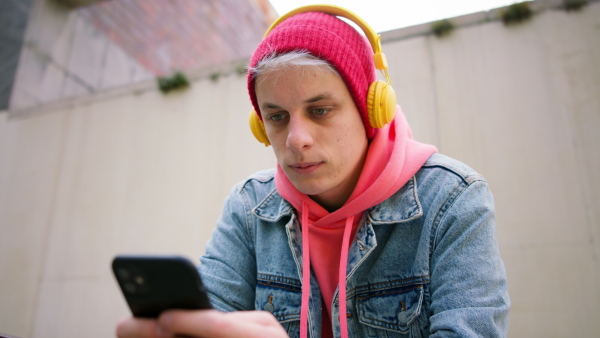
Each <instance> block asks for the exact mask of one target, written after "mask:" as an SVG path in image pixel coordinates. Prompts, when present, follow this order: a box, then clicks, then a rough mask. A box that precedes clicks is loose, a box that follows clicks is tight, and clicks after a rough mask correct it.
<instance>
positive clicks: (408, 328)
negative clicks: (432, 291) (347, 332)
mask: <svg viewBox="0 0 600 338" xmlns="http://www.w3.org/2000/svg"><path fill="white" fill-rule="evenodd" d="M422 305H423V285H412V286H408V287H402V288H394V289H388V290H378V291H376V292H368V293H364V294H362V295H357V310H358V317H359V318H358V319H359V321H360V323H361V324H364V330H365V332H364V334H363V335H364V336H367V337H408V336H410V337H414V336H416V337H419V336H420V333H419V332H420V331H421V328H419V327H418V326H419V322H420V321H419V320H417V319H418V317H419V315H420V314H421V310H422Z"/></svg>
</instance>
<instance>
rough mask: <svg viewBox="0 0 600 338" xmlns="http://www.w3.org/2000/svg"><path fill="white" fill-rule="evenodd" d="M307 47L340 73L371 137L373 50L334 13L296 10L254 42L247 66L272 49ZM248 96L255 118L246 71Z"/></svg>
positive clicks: (253, 97)
mask: <svg viewBox="0 0 600 338" xmlns="http://www.w3.org/2000/svg"><path fill="white" fill-rule="evenodd" d="M291 51H307V52H309V53H310V54H312V55H314V56H316V57H318V58H320V59H323V60H325V61H327V62H329V63H330V64H331V65H332V66H333V67H334V68H335V69H336V70H337V71H338V73H340V75H341V76H342V79H343V80H344V82H345V83H346V86H347V87H348V90H349V91H350V94H351V95H352V97H353V99H354V103H355V104H356V107H357V108H358V111H359V112H360V115H361V118H362V121H363V124H364V126H365V130H366V132H367V137H368V138H369V139H372V138H373V135H374V133H375V131H374V129H373V128H372V127H371V125H370V124H369V116H368V112H367V94H368V91H369V86H370V85H371V83H372V82H373V81H375V80H376V74H375V65H374V63H373V50H372V48H371V45H370V44H369V41H368V40H367V39H366V37H364V36H363V35H361V34H360V33H359V32H358V31H357V30H356V29H354V28H353V27H352V26H350V25H349V24H347V23H346V22H344V21H342V20H340V19H338V18H337V17H335V16H333V15H330V14H326V13H320V12H308V13H300V14H296V15H294V16H292V17H290V18H288V19H286V20H284V21H283V22H281V23H280V24H279V25H277V26H276V27H275V28H274V29H273V30H272V31H270V32H269V34H268V35H267V36H266V37H265V38H264V39H263V41H262V42H261V43H260V44H259V45H258V47H257V48H256V51H255V52H254V55H253V56H252V59H251V60H250V67H255V66H256V65H257V64H258V62H259V61H260V60H262V59H263V58H264V57H265V56H268V55H270V54H271V53H273V52H275V53H276V54H284V53H287V52H291ZM248 92H249V93H250V100H251V101H252V105H253V106H254V110H255V111H256V112H257V114H258V116H259V118H261V116H260V108H259V107H258V102H257V100H256V92H255V90H254V79H253V78H252V74H248Z"/></svg>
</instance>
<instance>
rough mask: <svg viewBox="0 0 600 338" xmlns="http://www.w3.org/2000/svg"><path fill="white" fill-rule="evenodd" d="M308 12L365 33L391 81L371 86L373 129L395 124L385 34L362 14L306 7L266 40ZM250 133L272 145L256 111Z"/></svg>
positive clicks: (331, 7) (369, 108) (375, 59)
mask: <svg viewBox="0 0 600 338" xmlns="http://www.w3.org/2000/svg"><path fill="white" fill-rule="evenodd" d="M305 12H323V13H327V14H333V15H336V16H341V17H344V18H346V19H349V20H351V21H352V22H354V23H355V24H357V25H358V26H359V27H360V28H361V29H362V30H363V32H364V33H365V35H366V36H367V38H368V39H369V42H370V43H371V47H372V48H373V62H374V63H375V68H377V69H379V70H381V73H382V74H383V76H384V77H385V79H386V80H387V82H384V81H378V80H377V81H374V82H373V83H371V85H370V86H369V92H368V94H367V112H368V114H369V124H370V125H371V127H373V128H382V127H383V126H385V125H386V124H388V123H390V122H392V120H393V119H394V114H395V112H396V93H395V92H394V89H393V88H392V84H391V81H390V76H389V74H388V70H387V68H388V65H387V59H386V58H385V54H383V53H382V52H381V35H378V34H377V33H375V31H374V30H373V29H372V28H371V26H369V24H368V23H366V22H365V21H364V20H363V19H361V18H360V17H359V16H358V15H356V14H354V13H353V12H351V11H349V10H347V9H344V8H342V7H339V6H334V5H309V6H303V7H299V8H296V9H294V10H292V11H291V12H289V13H287V14H284V15H282V16H281V17H280V18H279V19H277V20H276V21H275V22H274V23H273V24H272V25H271V27H269V29H268V30H267V32H266V33H265V35H264V37H266V36H267V35H268V34H269V32H270V31H271V30H272V29H273V28H275V26H277V25H278V24H280V23H281V22H282V21H284V20H285V19H287V18H289V17H291V16H293V15H296V14H299V13H305ZM264 37H263V38H264ZM250 130H252V134H253V135H254V137H256V139H257V140H258V141H259V142H261V143H263V144H264V145H265V146H269V145H271V143H270V142H269V138H268V137H267V133H266V131H265V125H264V123H263V121H262V120H261V119H260V118H259V117H258V114H257V113H256V112H255V111H254V109H252V110H251V111H250Z"/></svg>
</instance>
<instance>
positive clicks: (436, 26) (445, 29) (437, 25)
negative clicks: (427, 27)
mask: <svg viewBox="0 0 600 338" xmlns="http://www.w3.org/2000/svg"><path fill="white" fill-rule="evenodd" d="M453 30H454V25H453V24H452V22H451V21H450V20H448V19H444V20H440V21H436V22H434V23H432V24H431V31H432V32H433V34H435V36H437V37H438V38H441V37H443V36H446V35H448V34H450V33H451V32H452V31H453Z"/></svg>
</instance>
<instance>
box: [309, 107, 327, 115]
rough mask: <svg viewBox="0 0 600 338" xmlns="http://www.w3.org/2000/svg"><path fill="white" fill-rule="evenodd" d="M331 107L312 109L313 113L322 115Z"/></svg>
mask: <svg viewBox="0 0 600 338" xmlns="http://www.w3.org/2000/svg"><path fill="white" fill-rule="evenodd" d="M330 110H331V109H328V108H315V109H313V114H315V115H317V116H322V115H325V114H327V113H328V112H329V111H330Z"/></svg>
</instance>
